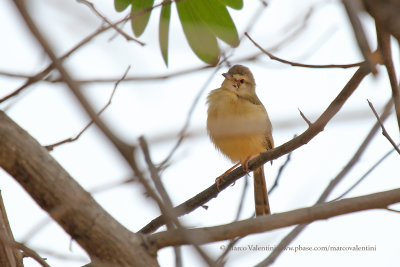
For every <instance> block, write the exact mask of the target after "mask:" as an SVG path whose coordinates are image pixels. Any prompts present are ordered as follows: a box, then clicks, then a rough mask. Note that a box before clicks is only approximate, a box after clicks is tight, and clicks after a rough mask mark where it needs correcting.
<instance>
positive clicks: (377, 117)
mask: <svg viewBox="0 0 400 267" xmlns="http://www.w3.org/2000/svg"><path fill="white" fill-rule="evenodd" d="M367 101H368V105H369V106H370V108H371V109H372V112H373V113H374V115H375V117H376V119H377V120H378V122H379V125H380V126H381V128H382V134H383V135H384V136H385V137H386V139H387V140H389V142H390V143H391V144H392V146H393V147H394V149H396V151H397V153H399V154H400V149H399V148H398V147H397V145H396V143H395V142H394V141H393V139H392V138H391V137H390V135H389V133H388V132H387V131H386V129H385V126H383V123H382V120H381V119H380V118H379V115H378V113H376V110H375V108H374V105H372V103H371V102H370V101H369V100H368V99H367Z"/></svg>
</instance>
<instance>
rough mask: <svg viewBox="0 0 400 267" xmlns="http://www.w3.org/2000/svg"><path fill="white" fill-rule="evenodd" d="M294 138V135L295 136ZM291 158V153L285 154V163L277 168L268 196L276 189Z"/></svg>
mask: <svg viewBox="0 0 400 267" xmlns="http://www.w3.org/2000/svg"><path fill="white" fill-rule="evenodd" d="M294 137H296V135H295V136H294ZM294 137H293V138H294ZM291 157H292V152H289V153H288V154H287V157H286V160H285V162H284V163H283V164H282V165H281V166H280V167H279V170H278V174H277V175H276V178H275V182H274V184H273V185H272V186H271V188H270V189H269V190H268V195H270V194H271V193H272V192H274V191H275V189H276V188H277V187H278V184H279V181H280V179H281V177H282V173H283V170H284V169H285V168H286V166H287V165H288V164H289V162H290V159H291Z"/></svg>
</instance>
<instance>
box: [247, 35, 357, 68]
mask: <svg viewBox="0 0 400 267" xmlns="http://www.w3.org/2000/svg"><path fill="white" fill-rule="evenodd" d="M245 35H246V36H247V38H249V40H250V41H251V42H252V43H253V44H254V45H255V46H256V47H257V48H258V49H260V50H261V51H262V52H263V53H264V54H266V55H267V56H268V57H269V58H271V59H272V60H276V61H278V62H281V63H284V64H289V65H291V66H293V67H303V68H313V69H327V68H342V69H346V68H354V67H359V66H361V65H362V64H363V63H362V62H359V63H353V64H328V65H311V64H302V63H297V62H293V61H288V60H285V59H281V58H279V57H276V56H274V55H272V54H271V53H270V52H268V51H266V50H265V49H264V48H262V47H261V46H260V45H259V44H258V43H256V42H255V41H254V40H253V39H252V38H251V37H250V35H249V34H248V33H245Z"/></svg>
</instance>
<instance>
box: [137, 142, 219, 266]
mask: <svg viewBox="0 0 400 267" xmlns="http://www.w3.org/2000/svg"><path fill="white" fill-rule="evenodd" d="M139 144H140V147H141V149H142V151H143V154H144V158H145V161H146V163H147V166H148V167H149V171H150V177H151V178H152V180H153V183H154V185H155V187H156V189H157V191H158V193H159V194H160V196H161V199H162V201H163V203H162V205H159V208H160V210H161V212H162V213H163V215H164V216H166V217H167V219H168V220H167V226H168V229H169V230H171V229H174V228H175V227H174V225H175V226H176V229H177V230H179V231H180V232H181V233H182V234H183V235H184V236H185V238H186V239H187V241H188V242H189V244H192V245H193V247H194V249H195V250H196V251H197V252H198V253H199V255H200V256H201V257H202V259H203V260H204V261H205V262H206V263H207V264H208V265H209V266H215V262H214V261H213V260H212V259H211V258H210V257H209V256H208V255H207V254H206V253H205V252H204V250H203V249H201V248H200V247H199V245H198V244H197V240H195V239H194V238H192V237H191V236H189V235H187V234H186V231H187V229H186V228H184V227H183V226H182V225H181V223H180V222H179V220H178V218H177V215H176V214H175V213H174V212H175V211H174V209H173V205H172V201H171V199H170V197H169V195H168V193H167V191H166V190H165V188H164V185H163V184H162V182H161V178H160V176H159V174H158V170H157V168H156V167H155V166H154V164H153V161H152V160H151V157H150V151H149V148H148V145H147V142H146V140H145V139H144V137H143V136H141V137H140V138H139Z"/></svg>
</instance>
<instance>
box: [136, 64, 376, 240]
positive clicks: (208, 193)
mask: <svg viewBox="0 0 400 267" xmlns="http://www.w3.org/2000/svg"><path fill="white" fill-rule="evenodd" d="M369 72H370V71H369V69H368V66H367V65H366V64H365V63H364V64H362V65H361V66H360V68H359V69H358V70H357V71H356V73H355V74H354V75H353V77H352V78H351V79H350V81H349V82H348V83H347V84H346V86H345V87H344V88H343V89H342V91H341V92H340V93H339V95H338V96H337V97H336V98H335V99H334V100H333V101H332V103H331V104H330V105H329V106H328V108H327V109H326V110H325V111H324V113H322V115H321V116H320V117H319V118H318V119H317V120H316V121H315V123H313V124H312V125H311V126H310V127H309V128H308V129H307V130H306V131H305V132H303V133H302V134H301V135H299V136H297V137H295V138H293V139H292V140H290V141H289V142H287V143H285V144H283V145H281V146H278V147H276V148H274V149H271V150H268V151H266V152H263V153H261V154H260V156H258V157H257V158H255V159H253V160H251V161H250V162H249V169H250V170H254V169H255V168H257V167H259V166H261V165H262V164H264V163H266V162H267V161H271V160H273V159H276V158H278V157H280V156H282V155H285V154H287V153H289V152H291V151H293V150H295V149H297V148H299V147H301V146H303V145H304V144H307V143H308V142H309V141H310V140H311V139H312V138H314V137H315V136H316V135H317V134H318V133H320V132H321V131H323V129H324V127H325V126H326V124H327V123H328V122H329V121H330V120H331V119H332V118H333V117H334V116H335V115H336V113H337V112H338V111H339V110H340V108H341V107H342V106H343V105H344V103H345V102H346V100H347V99H348V98H349V97H350V96H351V94H352V93H353V92H354V91H355V90H356V88H357V87H358V85H359V84H360V82H361V81H362V79H363V78H364V77H365V76H366V75H367V74H368V73H369ZM245 174H246V172H245V171H244V170H243V168H242V167H239V168H236V169H235V170H233V171H232V172H230V173H229V174H228V175H226V176H225V177H224V179H223V180H222V182H221V183H220V185H219V187H218V188H217V186H216V185H215V184H213V185H211V186H210V187H209V188H207V189H206V190H204V191H202V192H200V193H199V194H197V195H196V196H194V197H192V198H191V199H189V200H187V201H186V202H184V203H182V204H180V205H179V206H177V207H176V208H175V210H176V211H175V212H176V214H177V215H178V216H180V215H184V214H186V213H189V212H191V211H193V210H194V209H196V208H198V207H200V206H201V205H203V204H205V203H206V202H208V201H209V200H211V199H212V198H215V197H216V196H217V195H218V194H219V192H220V191H222V190H223V189H225V188H227V187H228V186H229V185H230V184H232V183H233V182H235V181H236V180H237V179H239V178H240V177H242V176H244V175H245ZM164 224H165V219H164V217H163V216H159V217H157V218H155V219H154V220H152V221H151V222H150V223H149V224H147V225H146V226H144V227H143V228H142V229H141V230H140V233H151V232H153V231H155V230H156V229H158V228H159V227H160V226H162V225H164Z"/></svg>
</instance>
